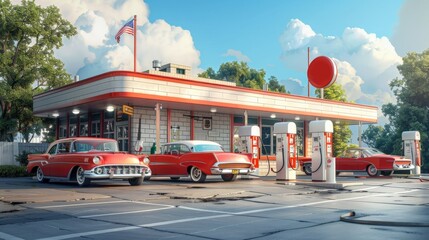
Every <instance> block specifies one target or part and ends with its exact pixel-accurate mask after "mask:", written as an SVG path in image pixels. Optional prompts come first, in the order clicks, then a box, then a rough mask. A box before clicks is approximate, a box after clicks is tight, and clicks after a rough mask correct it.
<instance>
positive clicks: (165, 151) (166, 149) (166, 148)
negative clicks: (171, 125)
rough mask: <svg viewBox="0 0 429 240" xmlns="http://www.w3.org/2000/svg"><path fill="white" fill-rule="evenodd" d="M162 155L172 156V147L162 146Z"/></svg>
mask: <svg viewBox="0 0 429 240" xmlns="http://www.w3.org/2000/svg"><path fill="white" fill-rule="evenodd" d="M161 153H162V154H170V145H163V146H161Z"/></svg>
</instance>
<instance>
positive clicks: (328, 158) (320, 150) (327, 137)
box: [309, 120, 335, 183]
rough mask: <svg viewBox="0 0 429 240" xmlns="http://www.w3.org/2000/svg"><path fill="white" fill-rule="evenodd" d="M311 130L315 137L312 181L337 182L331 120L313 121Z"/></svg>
mask: <svg viewBox="0 0 429 240" xmlns="http://www.w3.org/2000/svg"><path fill="white" fill-rule="evenodd" d="M309 132H310V133H311V138H312V139H313V148H312V155H311V170H312V174H311V179H312V181H319V182H326V181H327V180H328V181H329V182H333V183H335V158H332V133H333V132H334V127H333V125H332V122H331V121H330V120H318V121H311V122H310V125H309Z"/></svg>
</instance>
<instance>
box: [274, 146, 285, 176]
mask: <svg viewBox="0 0 429 240" xmlns="http://www.w3.org/2000/svg"><path fill="white" fill-rule="evenodd" d="M282 160H283V161H282V162H283V165H282V167H281V168H280V169H279V170H278V171H274V169H273V168H271V171H272V172H273V173H279V172H280V171H281V170H283V168H284V167H285V164H286V163H285V151H284V150H283V147H282Z"/></svg>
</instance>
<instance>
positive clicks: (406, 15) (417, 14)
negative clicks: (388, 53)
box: [392, 0, 429, 56]
mask: <svg viewBox="0 0 429 240" xmlns="http://www.w3.org/2000/svg"><path fill="white" fill-rule="evenodd" d="M428 9H429V1H427V0H405V1H404V4H403V5H402V8H401V10H400V13H399V23H398V25H397V26H396V28H395V31H394V33H393V36H392V43H393V45H394V46H395V47H396V51H397V52H398V54H399V55H401V56H405V55H406V53H407V52H423V51H424V50H427V49H428V48H429V44H428V43H429V31H428V30H427V25H428V22H429V14H428V13H427V12H428Z"/></svg>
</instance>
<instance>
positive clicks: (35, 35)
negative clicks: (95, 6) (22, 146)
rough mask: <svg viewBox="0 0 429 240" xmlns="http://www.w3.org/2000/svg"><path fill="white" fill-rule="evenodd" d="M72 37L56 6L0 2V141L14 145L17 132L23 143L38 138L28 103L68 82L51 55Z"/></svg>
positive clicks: (38, 122)
mask: <svg viewBox="0 0 429 240" xmlns="http://www.w3.org/2000/svg"><path fill="white" fill-rule="evenodd" d="M76 33H77V32H76V28H75V27H74V26H73V25H72V24H71V23H69V22H68V21H67V20H65V19H63V18H62V17H61V15H60V13H59V9H58V8H57V7H55V6H48V7H46V8H42V7H40V6H38V5H36V4H35V3H34V1H31V0H23V1H22V3H21V5H12V4H11V3H10V1H9V0H4V1H3V0H2V1H0V141H13V136H14V134H16V133H17V132H21V133H22V134H23V135H24V137H27V141H28V140H29V139H28V138H29V136H30V134H31V133H35V132H40V130H41V129H42V120H41V119H39V118H37V117H34V116H33V110H32V105H33V101H32V97H33V95H35V94H38V93H41V92H42V91H44V90H49V89H52V88H55V87H59V86H62V85H64V84H67V83H69V82H71V77H70V75H68V74H67V73H66V71H65V69H64V64H63V63H62V62H61V61H60V60H58V59H56V58H55V57H54V49H57V48H59V47H61V46H62V39H63V37H71V36H73V35H75V34H76Z"/></svg>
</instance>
